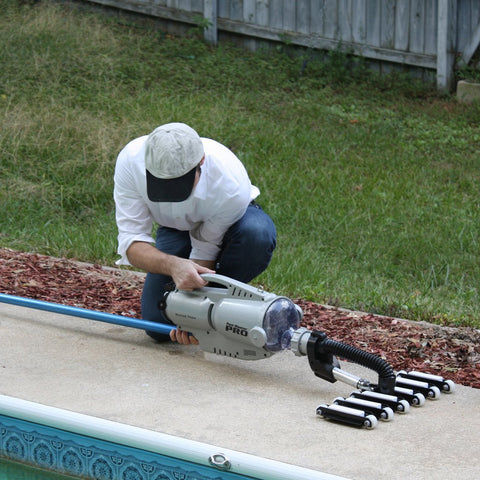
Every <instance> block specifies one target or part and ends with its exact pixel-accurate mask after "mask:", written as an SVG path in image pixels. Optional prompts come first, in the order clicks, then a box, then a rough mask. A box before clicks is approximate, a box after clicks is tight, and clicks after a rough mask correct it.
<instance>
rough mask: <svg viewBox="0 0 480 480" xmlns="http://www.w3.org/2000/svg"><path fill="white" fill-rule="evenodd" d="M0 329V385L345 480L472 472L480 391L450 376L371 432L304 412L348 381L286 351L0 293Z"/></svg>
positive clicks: (344, 389) (1, 389) (479, 434)
mask: <svg viewBox="0 0 480 480" xmlns="http://www.w3.org/2000/svg"><path fill="white" fill-rule="evenodd" d="M0 332H1V333H0V338H1V353H0V372H1V377H0V379H1V383H0V385H1V386H0V393H1V394H3V395H8V396H12V397H17V398H20V399H24V400H29V401H32V402H37V403H40V404H44V405H48V406H53V407H58V408H62V409H66V410H71V411H75V412H79V413H83V414H87V415H91V416H94V417H100V418H104V419H107V420H112V421H115V422H120V423H124V424H127V425H133V426H136V427H141V428H145V429H148V430H153V431H157V432H162V433H166V434H170V435H175V436H179V437H182V438H186V439H189V440H195V441H199V442H205V443H208V444H212V445H217V446H219V447H224V448H227V449H232V450H237V451H240V452H245V453H248V454H252V455H256V456H260V457H264V458H268V459H272V460H277V461H280V462H284V463H288V464H294V465H298V466H301V467H306V468H310V469H313V470H317V471H320V472H324V473H328V474H332V475H338V476H340V477H346V478H349V479H355V480H363V479H365V480H367V479H368V480H371V479H389V480H395V479H402V480H403V479H405V478H412V479H423V478H425V479H427V478H428V479H429V480H436V479H438V480H440V479H442V480H443V479H445V478H455V477H457V478H460V477H461V478H465V479H475V478H478V472H479V471H480V455H479V454H478V445H479V443H480V390H475V389H471V388H467V387H462V386H457V390H456V392H455V393H453V394H450V395H448V394H442V395H441V397H440V399H439V400H435V401H427V402H426V404H425V405H424V406H423V407H421V408H413V407H412V408H411V411H410V413H408V414H406V415H400V414H396V415H395V416H394V419H393V420H392V421H391V422H379V424H378V426H377V428H376V429H374V430H366V429H356V428H352V427H347V426H343V425H339V424H336V423H333V422H329V421H326V420H323V419H321V418H319V417H318V416H316V415H315V408H316V406H317V405H318V404H321V403H331V401H332V400H333V399H334V398H335V397H338V396H348V395H349V394H350V393H351V391H352V390H353V388H352V387H350V386H348V385H346V384H343V383H340V382H337V383H335V384H330V383H328V382H325V381H323V380H321V379H319V378H317V377H315V376H314V374H313V372H312V371H311V370H310V367H309V365H308V361H307V359H306V358H305V357H295V356H294V355H293V354H292V353H290V352H282V353H279V354H277V355H275V356H273V357H271V358H269V359H266V360H261V361H256V362H247V361H242V360H235V359H230V358H224V357H219V356H215V355H213V354H207V353H204V352H202V351H201V350H200V349H199V348H198V347H182V346H179V345H173V344H168V345H159V344H155V343H154V342H153V341H151V340H150V339H149V338H148V337H147V336H146V335H145V334H144V333H143V332H142V331H140V330H136V329H131V328H126V327H121V326H116V325H110V324H105V323H100V322H95V321H93V320H85V319H81V318H78V317H70V316H66V315H60V314H54V313H50V312H45V311H40V310H33V309H28V308H24V307H18V306H13V305H7V304H3V303H0ZM342 367H343V368H344V369H345V370H347V371H349V372H352V373H354V374H357V375H360V376H366V377H367V378H372V379H375V374H374V373H373V372H370V371H368V370H363V369H361V368H360V367H358V366H356V365H353V364H348V363H345V362H343V363H342ZM372 375H373V377H372Z"/></svg>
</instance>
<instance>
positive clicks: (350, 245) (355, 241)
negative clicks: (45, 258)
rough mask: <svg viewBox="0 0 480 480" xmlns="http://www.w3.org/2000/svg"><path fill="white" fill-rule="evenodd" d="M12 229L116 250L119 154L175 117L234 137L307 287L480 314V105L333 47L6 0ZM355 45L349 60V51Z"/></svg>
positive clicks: (18, 235)
mask: <svg viewBox="0 0 480 480" xmlns="http://www.w3.org/2000/svg"><path fill="white" fill-rule="evenodd" d="M0 7H1V9H2V16H1V17H0V53H1V54H0V116H1V126H0V185H1V188H0V226H1V230H0V245H2V246H5V247H10V248H14V249H18V250H22V251H36V252H39V253H44V254H49V255H54V256H64V257H69V258H77V259H79V260H84V261H91V262H97V263H103V264H107V265H112V264H113V263H114V261H115V259H116V258H117V256H116V253H115V252H116V234H117V233H116V225H115V219H114V204H113V198H112V189H113V178H112V177H113V169H114V165H115V159H116V156H117V154H118V152H119V151H120V149H121V148H122V147H123V146H124V145H125V144H126V143H127V142H128V141H130V140H131V139H133V138H135V137H137V136H140V135H144V134H147V133H150V132H151V131H152V130H153V129H154V128H155V127H156V126H158V125H160V124H162V123H167V122H171V121H182V122H185V123H188V124H190V125H191V126H192V127H193V128H195V129H196V130H197V131H198V132H199V134H200V135H201V136H205V137H211V138H214V139H216V140H218V141H220V142H222V143H224V144H225V145H227V146H228V147H230V148H231V149H232V150H233V151H234V152H235V153H236V154H237V155H238V156H239V158H240V159H241V160H242V161H243V162H244V164H245V165H246V167H247V170H248V171H249V173H250V176H251V178H252V181H253V183H255V184H256V185H257V186H258V187H259V188H260V190H261V192H262V194H261V196H260V197H259V201H260V203H261V204H262V206H263V208H264V209H265V210H266V211H267V212H268V213H269V214H270V215H271V216H272V218H273V219H274V220H275V222H276V225H277V229H278V236H279V238H278V248H277V251H276V253H275V256H274V260H273V261H272V264H271V266H270V267H269V269H268V270H267V271H266V272H265V273H264V274H263V275H262V276H261V277H259V278H258V280H257V281H258V283H262V284H263V285H264V286H265V288H266V289H267V290H270V291H274V292H275V293H278V294H284V295H288V296H291V297H301V298H305V299H308V300H314V301H317V302H320V303H329V304H334V305H338V306H342V307H346V308H352V309H360V310H364V311H368V312H372V313H380V314H384V315H394V316H400V317H404V318H409V319H414V320H428V321H432V322H437V323H445V324H455V325H473V326H476V327H480V301H479V279H480V248H479V231H480V213H479V211H480V208H479V207H480V195H479V192H480V189H479V186H480V174H479V171H480V170H479V167H480V106H479V105H469V106H467V105H461V104H459V103H457V102H456V100H455V98H452V97H449V96H440V95H439V94H437V93H436V92H435V91H434V90H433V88H432V87H428V86H425V85H423V86H421V85H419V84H418V83H417V82H415V81H413V80H411V79H408V78H406V77H404V76H401V75H392V76H389V77H383V78H379V77H377V76H376V75H375V74H373V73H371V72H368V71H367V70H366V69H365V68H364V64H363V62H362V61H361V60H357V61H354V62H352V60H351V59H349V58H348V56H347V55H346V54H343V53H340V52H333V53H331V54H330V55H329V56H328V57H327V58H325V59H322V60H320V59H316V58H310V60H309V61H308V63H307V67H306V69H302V65H303V62H304V60H305V56H298V55H293V54H292V52H291V50H290V48H289V47H288V46H287V45H281V46H279V47H278V48H276V49H273V50H270V51H260V52H257V53H250V52H247V51H244V50H241V49H239V48H237V47H235V46H233V45H229V44H226V43H223V44H221V45H220V46H219V47H217V48H213V47H210V46H208V45H205V44H204V43H203V42H202V41H200V40H198V39H197V38H195V36H194V35H192V36H190V37H185V38H178V37H174V36H171V35H167V34H166V33H165V32H163V31H161V30H159V29H158V28H157V27H156V25H155V22H154V21H153V20H151V19H137V20H133V19H132V18H131V17H123V16H120V15H116V16H112V15H104V14H103V13H101V10H94V11H90V10H88V9H78V8H76V7H74V6H72V5H69V4H58V3H55V4H52V3H50V2H48V1H43V2H41V3H39V4H36V5H35V6H30V5H23V6H19V2H17V1H14V0H0ZM347 61H348V62H347Z"/></svg>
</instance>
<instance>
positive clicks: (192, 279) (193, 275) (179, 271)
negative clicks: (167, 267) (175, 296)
mask: <svg viewBox="0 0 480 480" xmlns="http://www.w3.org/2000/svg"><path fill="white" fill-rule="evenodd" d="M174 258H175V261H174V264H173V266H172V269H171V270H172V272H171V277H172V279H173V283H175V286H176V287H177V288H178V289H180V290H195V289H197V288H202V287H204V286H205V285H206V284H207V283H208V282H206V281H205V280H204V279H203V278H202V277H201V276H200V275H201V274H202V273H215V270H211V269H210V268H207V267H204V266H202V265H199V264H198V263H196V262H195V261H193V260H187V259H184V258H179V257H174Z"/></svg>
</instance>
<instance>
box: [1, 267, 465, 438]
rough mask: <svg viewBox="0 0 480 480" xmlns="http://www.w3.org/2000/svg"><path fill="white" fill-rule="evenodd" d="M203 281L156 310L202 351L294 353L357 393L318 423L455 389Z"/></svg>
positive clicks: (245, 288) (291, 312)
mask: <svg viewBox="0 0 480 480" xmlns="http://www.w3.org/2000/svg"><path fill="white" fill-rule="evenodd" d="M202 277H203V278H204V279H205V280H206V281H207V282H209V284H208V285H207V286H206V287H204V288H200V289H197V290H192V291H190V290H189V291H186V290H180V289H178V288H175V287H174V286H173V288H172V289H171V290H170V291H168V292H167V293H166V294H165V296H164V298H163V299H162V301H161V302H160V305H159V306H160V308H161V309H162V310H163V313H164V315H165V317H166V318H168V320H170V321H171V322H172V323H174V324H175V325H176V326H177V327H178V328H180V329H181V330H183V331H187V332H190V333H191V334H192V335H194V336H195V338H196V339H197V340H198V342H199V346H200V348H201V349H202V350H203V351H205V352H210V353H214V354H217V355H222V356H227V357H233V358H238V359H242V360H260V359H265V358H268V357H270V356H272V355H274V354H275V353H277V352H279V351H282V350H291V351H292V352H293V353H294V354H295V355H297V356H306V357H307V359H308V362H309V365H310V367H311V369H312V370H313V373H314V374H315V375H316V376H317V377H320V378H322V379H323V380H326V381H328V382H331V383H334V382H336V381H337V380H339V381H341V382H344V383H346V384H349V385H351V386H353V387H354V388H355V389H356V390H355V391H354V392H352V394H351V395H350V396H349V397H338V398H336V399H334V400H333V401H332V403H331V404H321V405H319V406H318V407H317V408H316V413H317V414H318V415H319V416H320V417H322V418H325V419H329V420H332V421H336V422H340V423H344V424H347V425H351V426H355V427H365V428H367V429H373V428H375V427H376V426H377V424H378V420H382V421H389V420H391V419H392V418H393V415H394V414H395V413H399V414H405V413H408V412H409V410H410V406H414V407H421V406H422V405H424V403H425V401H426V399H429V400H436V399H438V398H439V397H440V394H441V393H442V392H443V393H452V392H453V391H454V390H455V384H454V383H453V382H452V381H451V380H446V379H444V378H443V377H441V376H437V375H430V374H426V373H422V372H417V371H411V372H406V371H400V372H394V370H393V368H392V367H391V366H390V365H389V364H388V363H387V362H386V361H385V360H383V359H382V358H380V357H378V356H376V355H373V354H371V353H369V352H366V351H364V350H361V349H358V348H356V347H353V346H351V345H346V344H344V343H342V342H338V341H335V340H332V339H329V338H328V337H327V335H326V334H325V333H324V332H321V331H316V330H309V329H307V328H304V327H300V322H301V320H302V317H303V312H302V310H301V308H300V307H299V306H298V305H296V304H295V303H294V302H293V301H292V300H290V299H289V298H287V297H283V296H278V295H275V294H273V293H269V292H266V291H264V290H263V289H261V288H257V287H252V286H250V285H247V284H245V283H242V282H239V281H237V280H234V279H232V278H229V277H226V276H223V275H217V274H202ZM0 301H3V302H5V303H11V304H16V305H20V306H26V307H31V308H37V309H42V310H47V311H52V312H56V313H64V314H67V315H73V316H79V317H82V318H89V319H93V320H99V321H103V322H107V323H114V324H118V325H123V326H128V327H133V328H141V329H145V330H151V331H157V332H159V333H168V332H169V331H170V330H171V329H172V328H175V327H173V326H172V325H166V324H160V323H155V322H150V321H146V320H138V319H133V318H128V317H123V316H120V315H112V314H106V313H102V312H97V311H92V310H86V309H81V308H76V307H69V306H65V305H59V304H54V303H49V302H43V301H39V300H31V299H26V298H21V297H14V296H10V295H4V294H0ZM339 358H341V359H344V360H347V361H350V362H353V363H356V364H358V365H361V366H362V367H365V368H367V369H370V370H373V371H374V372H376V373H377V374H378V378H377V381H376V382H375V383H372V382H370V381H369V380H367V379H364V378H360V377H357V376H355V375H352V374H351V373H349V372H347V371H345V370H343V369H342V368H340V362H339Z"/></svg>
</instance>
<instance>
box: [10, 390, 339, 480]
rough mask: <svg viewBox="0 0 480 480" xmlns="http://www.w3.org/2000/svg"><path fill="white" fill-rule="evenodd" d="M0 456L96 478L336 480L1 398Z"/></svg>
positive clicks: (294, 468) (201, 445)
mask: <svg viewBox="0 0 480 480" xmlns="http://www.w3.org/2000/svg"><path fill="white" fill-rule="evenodd" d="M0 458H4V459H6V460H9V461H13V462H18V463H22V464H26V465H31V466H35V467H39V468H42V469H44V470H47V471H51V472H58V473H61V474H66V475H70V476H73V477H81V478H88V479H98V480H223V479H225V480H234V479H235V480H237V479H246V480H252V479H261V480H270V479H271V480H273V479H275V480H302V479H305V480H306V479H309V480H310V479H311V480H315V479H319V480H320V479H322V480H334V479H336V480H338V479H340V477H337V476H332V475H328V474H324V473H321V472H317V471H313V470H309V469H305V468H302V467H297V466H294V465H289V464H285V463H282V462H277V461H272V460H268V459H265V458H260V457H255V456H253V455H248V454H244V453H241V452H237V451H232V450H226V449H220V448H219V447H215V446H212V445H208V444H204V443H201V442H197V441H192V440H187V439H183V438H179V437H175V436H172V435H167V434H163V433H159V432H153V431H150V430H146V429H142V428H138V427H133V426H129V425H124V424H120V423H116V422H112V421H109V420H104V419H101V418H96V417H91V416H88V415H83V414H80V413H76V412H71V411H68V410H63V409H59V408H55V407H50V406H46V405H41V404H38V403H33V402H29V401H25V400H21V399H17V398H13V397H8V396H3V395H0Z"/></svg>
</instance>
